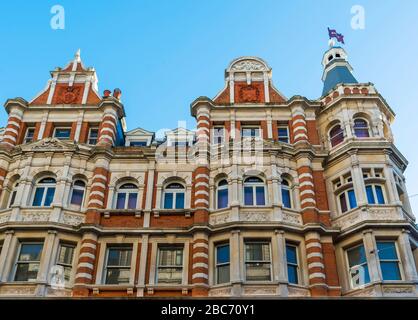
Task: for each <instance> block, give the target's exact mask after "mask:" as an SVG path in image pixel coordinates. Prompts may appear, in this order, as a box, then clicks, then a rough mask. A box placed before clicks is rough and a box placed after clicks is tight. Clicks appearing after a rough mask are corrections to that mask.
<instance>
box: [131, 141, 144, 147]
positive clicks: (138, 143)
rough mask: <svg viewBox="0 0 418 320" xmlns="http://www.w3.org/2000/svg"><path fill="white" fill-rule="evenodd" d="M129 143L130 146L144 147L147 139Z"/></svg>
mask: <svg viewBox="0 0 418 320" xmlns="http://www.w3.org/2000/svg"><path fill="white" fill-rule="evenodd" d="M129 145H130V146H131V147H146V146H147V141H130V142H129Z"/></svg>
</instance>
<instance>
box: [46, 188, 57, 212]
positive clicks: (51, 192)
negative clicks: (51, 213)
mask: <svg viewBox="0 0 418 320" xmlns="http://www.w3.org/2000/svg"><path fill="white" fill-rule="evenodd" d="M54 194H55V188H54V187H52V188H48V189H47V191H46V197H45V204H44V205H45V206H46V207H48V206H50V205H51V203H52V201H53V200H54Z"/></svg>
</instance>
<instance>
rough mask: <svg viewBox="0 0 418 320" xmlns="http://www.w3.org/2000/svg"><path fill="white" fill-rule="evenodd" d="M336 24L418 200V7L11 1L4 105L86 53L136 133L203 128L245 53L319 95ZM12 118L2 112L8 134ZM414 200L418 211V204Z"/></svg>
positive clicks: (5, 20)
mask: <svg viewBox="0 0 418 320" xmlns="http://www.w3.org/2000/svg"><path fill="white" fill-rule="evenodd" d="M56 4H59V5H62V6H63V7H64V9H65V29H64V30H53V29H52V28H51V27H50V20H51V17H52V16H53V14H51V13H50V10H51V7H52V6H53V5H56ZM356 4H359V5H362V6H363V7H364V9H365V14H366V15H365V18H366V20H365V22H366V25H365V29H364V30H353V29H352V28H351V18H352V14H351V13H350V9H351V7H352V6H353V5H356ZM328 26H331V27H334V28H336V29H337V30H338V31H339V32H341V33H343V34H344V35H345V40H346V45H345V49H346V50H347V52H348V54H349V60H350V63H351V64H352V66H353V67H354V73H355V76H356V77H357V79H358V80H359V81H361V82H369V81H370V82H373V83H374V84H375V85H376V87H377V89H378V90H379V91H380V93H381V94H382V95H383V96H384V97H385V98H386V99H387V101H388V102H389V104H390V105H391V107H392V108H393V109H394V110H395V112H396V113H397V118H396V122H395V124H394V126H393V131H394V133H395V137H396V144H397V146H398V148H399V149H400V150H401V152H403V154H404V155H405V156H406V157H407V159H408V160H409V161H410V165H409V168H408V169H407V172H406V176H407V184H408V187H409V194H410V195H411V196H412V195H414V194H418V148H417V147H416V145H415V143H416V142H415V143H414V144H413V143H412V139H416V136H417V133H416V128H417V127H418V125H417V120H416V119H415V115H416V110H417V109H418V105H417V101H418V88H417V85H418V72H417V70H418V45H417V32H418V1H415V0H402V1H397V0H392V1H390V0H385V1H377V0H375V1H365V0H359V1H335V0H332V1H325V0H324V1H309V0H305V1H287V2H286V3H285V2H284V1H278V0H257V1H255V0H252V1H246V0H211V1H209V0H207V1H198V0H187V1H186V0H170V1H169V0H165V1H163V0H149V1H105V0H101V1H93V0H89V1H81V0H79V1H76V0H71V1H69V0H67V1H64V0H56V1H22V0H14V1H7V2H5V1H4V2H2V4H1V5H0V30H1V31H0V32H1V40H2V50H0V61H1V62H2V63H0V88H1V89H0V100H1V101H2V102H3V101H5V100H6V99H7V98H10V97H16V96H21V97H24V98H25V99H27V100H30V99H32V98H33V97H34V96H35V95H36V94H37V93H38V92H39V91H40V90H41V89H42V88H43V87H44V86H45V84H46V81H47V80H48V79H49V71H50V70H52V69H53V68H54V67H56V66H64V65H65V64H66V63H67V62H68V61H69V60H70V59H72V57H73V55H74V53H75V51H76V50H77V49H78V48H81V56H82V59H83V61H84V63H85V64H86V65H87V66H94V67H95V68H96V70H97V73H98V77H99V90H100V93H101V92H102V91H103V90H104V89H106V88H109V89H113V88H115V87H119V88H121V89H122V92H123V96H122V99H123V102H124V104H125V108H126V112H127V123H128V128H129V129H133V128H135V127H138V126H140V127H144V128H145V129H149V130H153V131H157V130H159V129H161V128H174V127H176V126H177V121H178V120H186V121H188V123H189V124H190V126H192V124H193V122H191V123H190V122H189V121H191V118H190V114H189V104H190V102H191V101H193V100H194V99H195V98H196V97H198V96H200V95H206V96H209V97H213V96H215V95H216V93H217V92H218V91H219V90H220V89H221V88H222V87H223V85H224V69H225V67H226V66H227V65H228V63H229V62H230V61H231V60H232V59H233V58H235V57H238V56H243V55H255V56H259V57H262V58H263V59H265V60H266V61H267V62H268V63H269V64H270V66H271V67H272V68H273V81H274V83H275V85H276V87H277V88H278V89H279V90H280V91H281V92H283V93H284V94H285V95H286V96H287V97H291V96H292V95H295V94H300V95H304V96H306V97H308V98H311V99H313V98H318V97H319V96H320V95H321V89H322V82H321V73H322V67H321V59H322V54H323V52H324V50H326V48H327V31H326V28H327V27H328ZM6 121H7V116H6V112H4V111H3V112H0V126H4V125H5V123H6ZM414 129H415V130H414ZM411 202H412V204H413V207H414V212H415V214H417V212H418V196H416V197H412V198H411Z"/></svg>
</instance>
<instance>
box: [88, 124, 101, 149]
mask: <svg viewBox="0 0 418 320" xmlns="http://www.w3.org/2000/svg"><path fill="white" fill-rule="evenodd" d="M92 130H97V136H96V138H92V137H91V132H92ZM93 139H95V140H96V142H95V143H91V140H93ZM98 141H99V127H96V126H94V127H90V128H89V134H88V135H87V144H89V145H91V146H95V145H96V144H97V142H98Z"/></svg>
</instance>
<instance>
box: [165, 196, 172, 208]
mask: <svg viewBox="0 0 418 320" xmlns="http://www.w3.org/2000/svg"><path fill="white" fill-rule="evenodd" d="M164 209H173V194H172V193H165V194H164Z"/></svg>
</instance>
